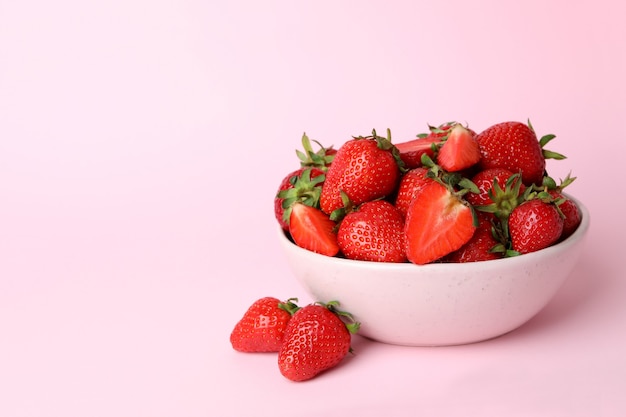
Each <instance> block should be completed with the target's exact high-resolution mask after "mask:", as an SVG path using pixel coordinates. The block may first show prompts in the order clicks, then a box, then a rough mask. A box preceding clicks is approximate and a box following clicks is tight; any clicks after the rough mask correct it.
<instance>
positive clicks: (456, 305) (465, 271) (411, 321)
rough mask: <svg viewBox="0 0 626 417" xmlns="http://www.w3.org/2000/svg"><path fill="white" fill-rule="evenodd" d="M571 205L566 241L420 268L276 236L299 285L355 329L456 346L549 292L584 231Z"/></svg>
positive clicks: (530, 310) (568, 266) (394, 339)
mask: <svg viewBox="0 0 626 417" xmlns="http://www.w3.org/2000/svg"><path fill="white" fill-rule="evenodd" d="M575 201H576V200H575ZM576 203H577V204H578V206H579V208H580V210H581V212H582V223H581V224H580V226H579V227H578V229H577V230H576V232H575V233H574V234H573V235H572V236H570V237H569V238H568V239H566V240H565V241H563V242H561V243H559V244H557V245H554V246H552V247H549V248H546V249H543V250H541V251H538V252H534V253H530V254H525V255H521V256H518V257H513V258H506V259H500V260H495V261H486V262H474V263H464V264H429V265H422V266H418V265H414V264H410V263H406V264H383V263H376V262H364V261H352V260H347V259H340V258H331V257H327V256H323V255H318V254H316V253H313V252H310V251H307V250H304V249H302V248H299V247H298V246H296V245H294V244H293V243H292V242H291V241H290V240H289V239H288V238H287V237H286V236H285V234H284V233H283V232H282V230H281V231H280V232H279V239H280V242H281V245H282V247H283V249H284V251H285V254H286V258H287V261H288V262H289V265H290V267H291V269H292V271H293V273H294V275H295V277H296V278H297V279H298V280H299V281H300V283H301V284H302V285H303V287H304V288H305V290H306V291H307V292H308V293H309V294H310V295H311V296H312V297H313V298H314V299H315V300H319V301H330V300H338V301H339V302H340V303H341V308H342V309H343V310H346V311H349V312H351V313H352V314H353V315H354V316H355V318H356V319H357V320H358V321H360V322H361V330H360V332H359V333H360V334H361V335H363V336H366V337H368V338H371V339H374V340H377V341H380V342H385V343H391V344H398V345H408V346H445V345H458V344H466V343H473V342H479V341H482V340H486V339H491V338H494V337H496V336H500V335H502V334H505V333H507V332H510V331H511V330H514V329H516V328H517V327H519V326H521V325H522V324H524V323H525V322H526V321H528V320H529V319H531V318H532V317H533V316H535V315H536V314H537V313H538V312H539V311H541V310H542V309H543V308H544V307H545V306H546V305H547V304H548V302H549V301H550V300H551V299H552V298H553V296H554V295H555V294H556V292H557V291H558V289H559V288H560V287H561V286H562V284H563V283H564V281H565V280H566V278H567V277H568V275H569V274H570V273H571V271H572V269H573V268H574V266H575V264H576V262H577V260H578V258H579V254H580V252H581V250H582V247H583V242H584V237H585V236H586V234H587V231H588V229H589V212H588V210H587V209H586V207H585V206H584V205H583V204H581V203H580V202H579V201H576Z"/></svg>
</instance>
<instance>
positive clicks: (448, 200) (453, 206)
mask: <svg viewBox="0 0 626 417" xmlns="http://www.w3.org/2000/svg"><path fill="white" fill-rule="evenodd" d="M475 229H476V226H475V225H474V219H473V215H472V210H471V208H470V207H469V205H468V204H466V203H465V202H464V201H463V200H462V199H461V198H459V197H458V196H457V195H455V194H454V193H453V192H452V191H451V190H450V189H449V188H448V187H446V186H444V185H443V184H441V183H439V182H437V181H433V182H432V183H431V184H428V185H427V186H426V187H424V189H423V190H422V191H421V192H420V193H419V194H418V195H417V196H416V197H415V200H413V203H411V206H410V207H409V211H408V212H407V216H406V222H405V227H404V232H405V239H406V253H407V258H408V259H409V260H410V261H411V262H413V263H416V264H419V265H422V264H427V263H430V262H433V261H436V260H438V259H440V258H441V257H443V256H445V255H447V254H449V253H451V252H454V251H455V250H457V249H459V248H460V247H461V246H463V245H464V244H466V243H467V242H468V241H469V240H470V239H471V237H472V235H473V234H474V230H475Z"/></svg>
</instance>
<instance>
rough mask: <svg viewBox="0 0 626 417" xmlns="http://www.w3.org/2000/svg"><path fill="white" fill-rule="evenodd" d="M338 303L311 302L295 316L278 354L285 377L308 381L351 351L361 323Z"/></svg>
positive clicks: (279, 363) (280, 368)
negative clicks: (353, 335) (355, 320)
mask: <svg viewBox="0 0 626 417" xmlns="http://www.w3.org/2000/svg"><path fill="white" fill-rule="evenodd" d="M338 304H339V303H337V302H333V301H331V302H329V303H328V304H322V303H315V304H310V305H307V306H305V307H302V308H301V309H300V310H298V311H297V312H296V313H295V314H294V315H293V317H292V318H291V320H290V321H289V324H288V326H287V329H286V331H285V337H284V339H283V344H282V346H281V348H280V351H279V353H278V368H279V370H280V372H281V373H282V374H283V376H285V378H287V379H290V380H292V381H306V380H308V379H311V378H313V377H315V376H316V375H318V374H319V373H320V372H323V371H326V370H328V369H330V368H333V367H335V366H337V365H338V364H339V362H341V361H342V360H343V358H344V357H345V356H346V355H347V354H348V352H350V343H351V339H352V337H351V334H352V333H356V332H357V331H358V328H359V323H357V322H354V321H353V320H352V316H350V314H348V313H345V312H339V311H337V310H336V308H335V307H336V306H337V305H338ZM340 317H344V318H346V319H348V320H349V321H350V323H349V324H346V323H345V322H344V321H343V320H342V319H341V318H340Z"/></svg>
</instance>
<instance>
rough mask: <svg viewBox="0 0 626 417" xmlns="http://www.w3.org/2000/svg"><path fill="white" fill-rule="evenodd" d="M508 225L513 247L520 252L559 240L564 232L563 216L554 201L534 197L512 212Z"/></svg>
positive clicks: (540, 247) (541, 247) (543, 246)
mask: <svg viewBox="0 0 626 417" xmlns="http://www.w3.org/2000/svg"><path fill="white" fill-rule="evenodd" d="M508 227H509V234H510V237H511V247H512V249H513V250H514V251H516V252H518V253H520V254H524V253H530V252H535V251H538V250H540V249H544V248H547V247H548V246H550V245H552V244H554V243H556V242H557V241H558V240H559V238H560V237H561V234H562V232H563V217H562V216H561V214H560V213H559V211H558V210H557V208H556V205H555V204H554V203H553V202H546V201H544V200H543V199H540V198H533V199H531V200H527V201H524V202H523V203H522V204H520V205H519V206H517V207H516V208H515V209H514V210H513V211H512V212H511V215H510V216H509V220H508Z"/></svg>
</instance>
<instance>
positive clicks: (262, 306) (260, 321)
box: [230, 297, 291, 353]
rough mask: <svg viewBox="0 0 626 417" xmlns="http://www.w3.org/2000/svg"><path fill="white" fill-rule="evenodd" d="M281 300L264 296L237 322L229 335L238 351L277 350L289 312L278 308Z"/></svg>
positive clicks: (289, 316) (281, 340)
mask: <svg viewBox="0 0 626 417" xmlns="http://www.w3.org/2000/svg"><path fill="white" fill-rule="evenodd" d="M280 303H281V301H280V300H279V299H277V298H274V297H264V298H261V299H259V300H257V301H255V302H254V303H253V304H252V305H251V306H250V307H249V308H248V310H247V311H246V312H245V314H244V315H243V317H242V318H241V320H239V321H238V322H237V324H236V325H235V327H234V329H233V331H232V332H231V335H230V342H231V344H232V347H233V349H235V350H237V351H239V352H248V353H251V352H278V351H279V350H280V347H281V346H282V342H283V337H284V334H285V330H286V329H287V324H288V323H289V320H290V319H291V314H290V313H289V312H288V311H286V310H284V309H282V308H280V307H279V304H280Z"/></svg>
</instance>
